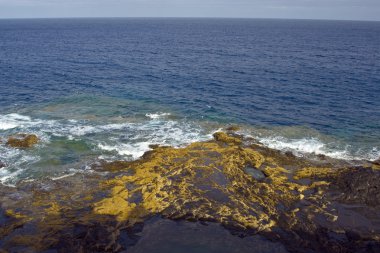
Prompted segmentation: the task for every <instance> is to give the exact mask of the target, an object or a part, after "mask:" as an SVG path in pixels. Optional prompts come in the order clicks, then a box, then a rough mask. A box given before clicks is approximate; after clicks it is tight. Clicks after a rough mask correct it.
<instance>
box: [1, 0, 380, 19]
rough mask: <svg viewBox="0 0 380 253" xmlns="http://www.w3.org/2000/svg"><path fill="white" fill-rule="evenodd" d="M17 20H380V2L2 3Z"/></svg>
mask: <svg viewBox="0 0 380 253" xmlns="http://www.w3.org/2000/svg"><path fill="white" fill-rule="evenodd" d="M15 17H16V18H23V17H252V18H309V19H352V20H380V0H0V18H15Z"/></svg>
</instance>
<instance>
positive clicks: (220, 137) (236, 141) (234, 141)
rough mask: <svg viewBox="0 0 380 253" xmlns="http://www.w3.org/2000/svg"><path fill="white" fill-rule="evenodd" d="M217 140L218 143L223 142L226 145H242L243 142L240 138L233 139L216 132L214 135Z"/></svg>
mask: <svg viewBox="0 0 380 253" xmlns="http://www.w3.org/2000/svg"><path fill="white" fill-rule="evenodd" d="M213 136H214V138H215V140H217V141H221V142H224V143H227V144H237V145H239V144H241V142H242V141H241V140H240V139H239V138H236V137H232V136H230V135H228V134H226V133H224V132H216V133H214V134H213Z"/></svg>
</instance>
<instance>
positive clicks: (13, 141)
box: [7, 134, 38, 148]
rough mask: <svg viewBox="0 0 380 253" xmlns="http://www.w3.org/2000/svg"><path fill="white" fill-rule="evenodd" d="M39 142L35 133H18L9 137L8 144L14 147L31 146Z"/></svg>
mask: <svg viewBox="0 0 380 253" xmlns="http://www.w3.org/2000/svg"><path fill="white" fill-rule="evenodd" d="M37 142H38V137H37V136H36V135H35V134H17V135H13V136H10V137H9V138H8V141H7V145H8V146H11V147H14V148H30V147H32V146H34V145H35V144H37Z"/></svg>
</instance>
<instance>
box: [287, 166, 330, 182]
mask: <svg viewBox="0 0 380 253" xmlns="http://www.w3.org/2000/svg"><path fill="white" fill-rule="evenodd" d="M336 173H337V170H336V169H335V168H320V167H306V168H302V169H300V170H298V171H297V172H296V174H295V175H294V179H301V178H324V177H328V176H330V177H331V176H333V175H336Z"/></svg>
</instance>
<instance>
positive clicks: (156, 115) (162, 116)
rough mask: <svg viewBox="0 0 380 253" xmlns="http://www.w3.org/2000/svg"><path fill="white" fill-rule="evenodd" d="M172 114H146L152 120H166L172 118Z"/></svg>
mask: <svg viewBox="0 0 380 253" xmlns="http://www.w3.org/2000/svg"><path fill="white" fill-rule="evenodd" d="M170 115H171V114H170V113H168V112H159V113H147V114H145V116H146V117H148V118H150V119H161V118H165V117H167V116H170Z"/></svg>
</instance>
